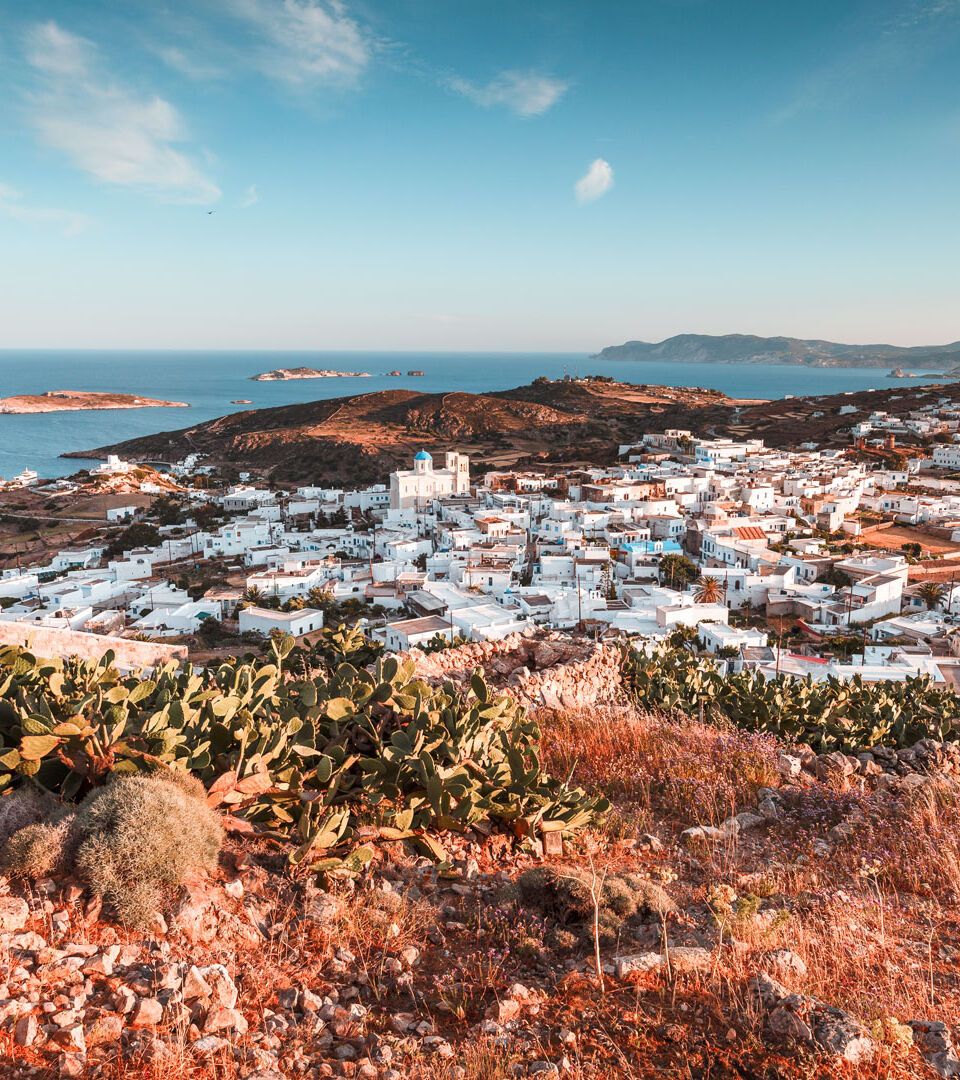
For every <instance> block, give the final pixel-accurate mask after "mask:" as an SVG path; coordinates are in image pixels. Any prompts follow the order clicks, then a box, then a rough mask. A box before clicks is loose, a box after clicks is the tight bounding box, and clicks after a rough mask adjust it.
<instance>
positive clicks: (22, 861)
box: [0, 808, 74, 881]
mask: <svg viewBox="0 0 960 1080" xmlns="http://www.w3.org/2000/svg"><path fill="white" fill-rule="evenodd" d="M73 819H74V814H73V813H69V812H65V811H64V810H62V809H60V808H58V809H57V811H55V812H54V814H53V815H52V816H51V817H50V819H48V820H47V821H38V822H35V823H34V824H32V825H26V826H25V827H24V828H22V829H18V830H17V831H16V832H15V833H14V834H13V836H11V837H10V839H9V840H8V841H7V842H6V844H5V845H4V847H3V849H2V851H0V868H2V869H3V870H4V872H5V873H7V874H9V875H10V877H18V878H27V879H28V880H30V881H36V880H37V879H39V878H45V877H54V876H59V875H62V874H63V873H65V872H66V871H67V869H68V863H69V858H68V854H67V851H68V837H69V835H70V828H71V826H72V825H73Z"/></svg>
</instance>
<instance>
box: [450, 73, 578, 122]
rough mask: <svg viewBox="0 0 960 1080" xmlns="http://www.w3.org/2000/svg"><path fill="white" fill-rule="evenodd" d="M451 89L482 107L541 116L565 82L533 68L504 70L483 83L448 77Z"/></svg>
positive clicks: (554, 99)
mask: <svg viewBox="0 0 960 1080" xmlns="http://www.w3.org/2000/svg"><path fill="white" fill-rule="evenodd" d="M448 85H449V86H450V88H451V90H455V91H456V92H457V93H458V94H463V96H464V97H467V98H469V99H470V100H471V101H473V102H475V103H476V104H477V105H482V106H483V107H484V108H491V107H494V106H502V107H503V108H505V109H510V110H511V112H515V113H516V114H517V115H518V116H541V115H542V114H543V113H545V112H546V111H547V110H548V109H550V108H551V107H552V106H554V105H556V103H557V102H558V101H559V100H560V98H561V97H563V95H564V94H565V93H566V91H567V87H568V85H569V84H568V83H565V82H563V81H561V80H560V79H555V78H553V77H551V76H549V75H539V74H537V73H536V72H534V71H504V72H502V73H501V74H500V75H498V76H497V77H496V78H495V79H492V80H491V81H490V82H488V83H487V84H486V85H485V86H478V85H477V84H476V83H471V82H468V81H467V80H466V79H459V78H457V79H450V80H449V81H448Z"/></svg>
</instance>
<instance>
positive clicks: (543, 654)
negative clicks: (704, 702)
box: [408, 632, 621, 709]
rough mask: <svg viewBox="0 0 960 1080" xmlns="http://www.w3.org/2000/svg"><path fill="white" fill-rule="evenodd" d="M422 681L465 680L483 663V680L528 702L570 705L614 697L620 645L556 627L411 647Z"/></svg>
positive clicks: (618, 681)
mask: <svg viewBox="0 0 960 1080" xmlns="http://www.w3.org/2000/svg"><path fill="white" fill-rule="evenodd" d="M408 656H409V657H410V659H412V660H413V661H414V662H415V664H416V666H417V673H418V674H419V675H420V677H421V678H423V679H426V680H427V681H428V682H442V681H443V680H445V679H450V680H452V681H453V682H458V683H461V684H463V685H466V684H467V683H468V682H469V680H470V676H471V675H472V674H473V672H474V670H475V669H476V668H478V667H480V668H483V670H484V672H485V675H486V678H487V681H488V682H490V683H491V684H492V685H493V686H495V687H496V688H497V689H499V690H504V691H506V692H507V693H509V694H510V695H511V696H512V697H514V698H515V699H516V700H517V701H519V702H520V703H521V704H522V705H526V706H527V707H528V708H532V709H533V708H539V707H541V706H543V707H547V708H573V707H575V706H578V705H596V704H599V703H601V702H605V701H612V700H614V699H615V698H616V697H617V695H618V692H619V690H620V685H621V678H620V650H619V648H618V647H617V646H616V645H604V644H600V643H598V642H594V641H589V640H587V639H585V638H577V637H572V636H571V635H569V634H562V633H558V632H549V633H532V634H511V635H510V636H509V637H505V638H502V639H501V640H500V641H479V642H471V643H470V644H469V645H461V646H459V647H458V648H455V649H446V650H445V651H443V652H438V653H424V652H422V651H421V650H420V649H411V651H410V652H409V653H408Z"/></svg>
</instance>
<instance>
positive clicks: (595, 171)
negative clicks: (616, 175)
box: [573, 158, 613, 203]
mask: <svg viewBox="0 0 960 1080" xmlns="http://www.w3.org/2000/svg"><path fill="white" fill-rule="evenodd" d="M612 187H613V168H612V167H611V165H610V162H609V161H604V160H603V158H597V159H596V161H593V162H591V163H590V168H589V169H587V171H586V172H585V173H584V174H583V176H581V177H580V179H579V180H578V181H577V182H576V183H575V184H574V185H573V190H574V194H575V195H576V196H577V202H582V203H585V202H593V201H594V199H599V198H600V196H601V195H606V193H607V192H608V191H609V190H610V189H611V188H612Z"/></svg>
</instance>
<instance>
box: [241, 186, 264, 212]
mask: <svg viewBox="0 0 960 1080" xmlns="http://www.w3.org/2000/svg"><path fill="white" fill-rule="evenodd" d="M259 201H260V192H259V191H257V185H256V184H251V185H250V186H249V187H248V188H247V190H246V191H245V192H244V193H243V194H242V195H241V196H240V202H239V203H238V204H237V205H238V206H239V207H240V209H241V210H245V209H246V208H247V207H248V206H253V205H254V203H258V202H259Z"/></svg>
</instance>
